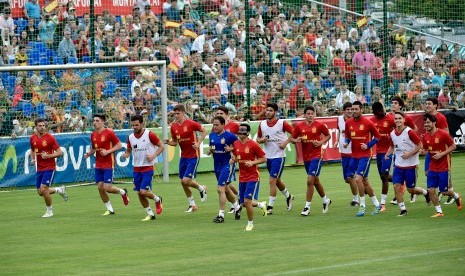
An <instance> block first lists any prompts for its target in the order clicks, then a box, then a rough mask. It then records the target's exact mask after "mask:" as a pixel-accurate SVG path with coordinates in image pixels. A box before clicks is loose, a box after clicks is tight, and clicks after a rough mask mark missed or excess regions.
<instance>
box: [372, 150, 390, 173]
mask: <svg viewBox="0 0 465 276" xmlns="http://www.w3.org/2000/svg"><path fill="white" fill-rule="evenodd" d="M385 156H386V154H385V153H377V154H376V165H377V166H378V173H379V175H383V174H385V175H389V172H390V171H391V165H392V157H393V156H394V155H393V154H391V156H389V159H387V160H386V159H385V158H384V157H385Z"/></svg>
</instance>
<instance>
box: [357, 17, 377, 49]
mask: <svg viewBox="0 0 465 276" xmlns="http://www.w3.org/2000/svg"><path fill="white" fill-rule="evenodd" d="M360 41H361V42H365V43H367V44H371V43H373V42H377V43H379V41H380V39H379V37H378V34H377V33H376V30H375V24H374V23H373V22H370V23H368V28H367V29H366V30H364V31H363V33H362V37H361V38H360ZM361 42H360V45H361Z"/></svg>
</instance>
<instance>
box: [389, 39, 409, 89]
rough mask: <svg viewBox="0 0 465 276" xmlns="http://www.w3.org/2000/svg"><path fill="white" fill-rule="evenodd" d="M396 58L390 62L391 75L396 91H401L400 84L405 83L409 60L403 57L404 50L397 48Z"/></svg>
mask: <svg viewBox="0 0 465 276" xmlns="http://www.w3.org/2000/svg"><path fill="white" fill-rule="evenodd" d="M394 53H395V56H394V57H393V58H391V60H389V74H390V76H391V78H392V83H393V84H394V91H397V90H398V89H399V83H402V82H405V73H406V71H407V60H406V59H405V57H403V56H402V48H401V47H396V50H395V52H394Z"/></svg>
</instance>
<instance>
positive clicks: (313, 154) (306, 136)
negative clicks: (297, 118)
mask: <svg viewBox="0 0 465 276" xmlns="http://www.w3.org/2000/svg"><path fill="white" fill-rule="evenodd" d="M327 135H329V130H328V127H327V126H326V125H325V124H323V123H320V122H317V121H313V122H312V123H311V124H308V123H307V121H303V122H300V123H298V124H297V125H296V126H295V127H294V130H293V132H292V138H294V139H296V138H299V137H302V154H303V160H304V161H311V160H312V159H315V158H318V159H321V156H322V154H323V149H322V147H321V146H319V147H315V146H314V145H313V142H314V141H321V140H322V139H321V138H322V136H327Z"/></svg>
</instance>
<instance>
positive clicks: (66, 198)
mask: <svg viewBox="0 0 465 276" xmlns="http://www.w3.org/2000/svg"><path fill="white" fill-rule="evenodd" d="M60 188H61V189H62V191H63V193H61V194H60V195H61V197H62V198H63V200H64V201H68V194H67V193H66V187H65V186H61V187H60Z"/></svg>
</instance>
